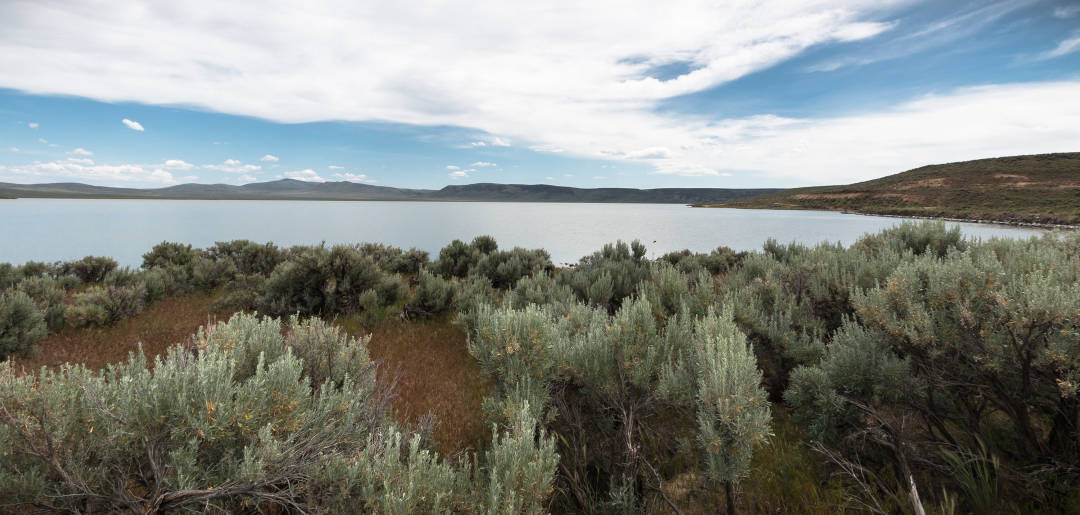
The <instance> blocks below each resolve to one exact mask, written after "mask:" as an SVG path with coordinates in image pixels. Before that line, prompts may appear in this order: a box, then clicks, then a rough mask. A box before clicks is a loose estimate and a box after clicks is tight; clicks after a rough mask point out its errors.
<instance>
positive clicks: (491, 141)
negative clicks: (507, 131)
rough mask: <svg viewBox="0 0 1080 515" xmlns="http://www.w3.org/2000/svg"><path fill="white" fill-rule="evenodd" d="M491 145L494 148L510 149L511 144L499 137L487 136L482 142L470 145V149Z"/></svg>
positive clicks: (474, 142)
mask: <svg viewBox="0 0 1080 515" xmlns="http://www.w3.org/2000/svg"><path fill="white" fill-rule="evenodd" d="M489 145H490V146H492V147H509V146H510V142H509V141H507V140H506V139H503V138H500V137H498V136H485V138H484V139H482V140H477V141H473V142H471V143H469V146H470V147H486V146H489Z"/></svg>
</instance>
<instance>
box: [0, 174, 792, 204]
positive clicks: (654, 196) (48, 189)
mask: <svg viewBox="0 0 1080 515" xmlns="http://www.w3.org/2000/svg"><path fill="white" fill-rule="evenodd" d="M778 191H782V190H779V189H769V188H759V189H726V188H658V189H649V190H638V189H631V188H593V189H586V188H570V187H566V186H549V185H546V184H531V185H529V184H491V183H480V184H466V185H461V186H446V187H445V188H443V189H440V190H413V189H405V188H390V187H386V186H374V185H371V184H357V183H354V182H322V183H318V182H303V181H297V180H292V179H282V180H279V181H271V182H256V183H251V184H245V185H243V186H232V185H229V184H180V185H177V186H169V187H167V188H152V189H138V188H110V187H106V186H91V185H88V184H81V183H68V182H65V183H52V184H11V183H0V198H20V197H21V198H129V199H184V200H430V201H454V202H628V203H659V204H701V203H711V202H726V201H729V200H733V199H741V198H748V197H753V196H756V195H767V194H770V193H775V192H778Z"/></svg>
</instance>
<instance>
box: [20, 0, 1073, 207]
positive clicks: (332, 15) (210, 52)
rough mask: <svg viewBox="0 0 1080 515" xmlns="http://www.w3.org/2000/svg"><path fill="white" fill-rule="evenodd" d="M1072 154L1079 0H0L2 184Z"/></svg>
mask: <svg viewBox="0 0 1080 515" xmlns="http://www.w3.org/2000/svg"><path fill="white" fill-rule="evenodd" d="M406 4H407V5H406ZM1075 151H1080V0H1073V1H1050V0H1045V1H1036V0H1014V1H1005V2H993V1H962V0H950V1H916V0H885V1H882V0H873V1H863V0H845V1H833V0H796V1H788V0H776V1H753V2H751V1H728V2H701V1H690V2H681V1H667V2H656V1H646V0H623V1H619V2H604V1H590V2H578V1H567V2H561V1H549V2H514V1H505V0H503V1H499V2H494V1H493V2H478V1H471V2H440V1H418V2H370V1H369V2H357V1H355V0H350V1H325V2H302V3H295V2H285V1H279V2H276V1H270V2H246V1H235V2H217V1H214V2H211V1H205V0H186V1H184V2H165V1H161V2H146V1H132V2H112V1H89V2H88V1H71V2H68V1H62V0H60V1H44V0H29V1H21V0H3V1H0V181H2V182H15V183H47V182H85V183H90V184H96V185H107V186H125V187H161V186H169V185H175V184H180V183H187V182H198V183H226V184H245V183H250V182H262V181H270V180H277V179H282V178H293V179H298V180H306V181H352V182H363V183H369V184H375V185H381V186H395V187H408V188H441V187H443V186H445V185H447V184H468V183H476V182H497V183H525V184H559V185H567V186H577V187H636V188H654V187H717V188H747V187H795V186H809V185H823V184H845V183H851V182H857V181H862V180H868V179H873V178H877V177H882V176H885V175H889V174H893V173H897V172H901V171H904V170H907V169H911V168H915V167H918V166H922V165H926V164H935V163H945V162H953V161H964V160H969V159H979V158H987V157H997V156H1006V155H1018V154H1038V153H1047V152H1075Z"/></svg>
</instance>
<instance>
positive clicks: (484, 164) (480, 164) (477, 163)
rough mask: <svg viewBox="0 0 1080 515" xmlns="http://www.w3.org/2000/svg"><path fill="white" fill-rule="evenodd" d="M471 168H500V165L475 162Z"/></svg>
mask: <svg viewBox="0 0 1080 515" xmlns="http://www.w3.org/2000/svg"><path fill="white" fill-rule="evenodd" d="M469 166H472V167H474V168H484V167H487V166H498V165H496V164H495V163H489V162H487V161H477V162H475V163H473V164H471V165H469Z"/></svg>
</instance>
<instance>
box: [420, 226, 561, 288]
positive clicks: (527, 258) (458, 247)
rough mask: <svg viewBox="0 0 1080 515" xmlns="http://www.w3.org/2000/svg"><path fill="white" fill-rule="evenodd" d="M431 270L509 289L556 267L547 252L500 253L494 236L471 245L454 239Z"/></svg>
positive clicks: (440, 254) (521, 251)
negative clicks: (520, 280)
mask: <svg viewBox="0 0 1080 515" xmlns="http://www.w3.org/2000/svg"><path fill="white" fill-rule="evenodd" d="M431 269H432V271H433V272H434V273H436V274H438V275H440V276H442V277H444V278H451V277H458V278H465V277H469V276H480V277H484V278H486V279H487V280H488V281H490V282H491V284H492V286H494V287H496V288H499V289H507V288H510V287H512V286H513V285H514V284H515V283H517V282H518V280H519V279H521V278H523V277H528V276H531V275H534V274H536V273H539V272H552V271H554V269H555V265H553V264H552V263H551V256H550V255H549V254H548V253H547V251H545V250H543V249H534V250H527V249H523V248H521V247H515V248H513V249H512V250H499V245H498V243H496V242H495V239H494V238H492V237H491V236H477V237H476V238H475V239H473V241H472V242H470V243H468V244H466V243H464V242H462V241H461V240H454V241H452V242H450V244H449V245H447V246H446V247H443V249H442V250H441V251H440V252H439V259H437V260H436V261H435V262H433V263H432V264H431Z"/></svg>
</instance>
